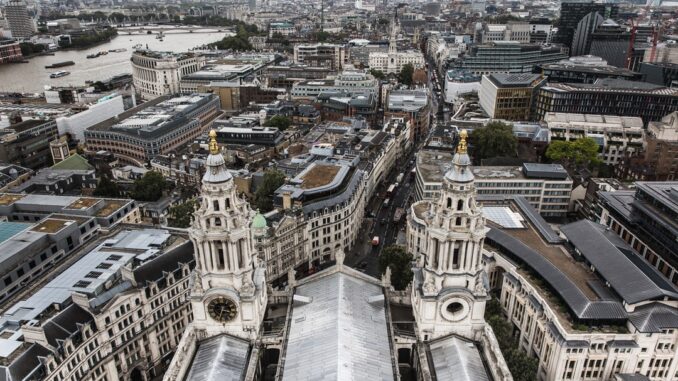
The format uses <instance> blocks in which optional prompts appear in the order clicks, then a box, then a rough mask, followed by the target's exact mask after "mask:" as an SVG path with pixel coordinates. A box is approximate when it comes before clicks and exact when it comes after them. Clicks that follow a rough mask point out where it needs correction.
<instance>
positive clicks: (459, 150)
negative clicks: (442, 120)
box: [457, 130, 468, 153]
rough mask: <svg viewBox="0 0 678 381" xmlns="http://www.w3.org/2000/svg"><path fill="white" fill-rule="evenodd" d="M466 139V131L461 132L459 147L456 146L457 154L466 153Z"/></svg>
mask: <svg viewBox="0 0 678 381" xmlns="http://www.w3.org/2000/svg"><path fill="white" fill-rule="evenodd" d="M467 137H468V132H466V130H461V132H459V145H457V153H466V138H467Z"/></svg>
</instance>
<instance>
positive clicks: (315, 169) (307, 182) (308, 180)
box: [300, 165, 341, 189]
mask: <svg viewBox="0 0 678 381" xmlns="http://www.w3.org/2000/svg"><path fill="white" fill-rule="evenodd" d="M339 169H341V167H340V166H337V165H314V166H311V167H310V168H309V170H308V171H306V172H304V173H303V174H302V175H301V176H300V179H301V180H302V181H303V182H302V183H301V188H302V189H313V188H318V187H321V186H324V185H328V184H330V183H331V182H332V180H334V178H335V177H336V176H337V173H339Z"/></svg>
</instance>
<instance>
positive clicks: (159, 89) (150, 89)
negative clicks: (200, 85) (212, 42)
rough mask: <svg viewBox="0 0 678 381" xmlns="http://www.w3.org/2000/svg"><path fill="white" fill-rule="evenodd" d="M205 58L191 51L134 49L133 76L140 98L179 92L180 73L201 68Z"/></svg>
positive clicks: (187, 72) (151, 97)
mask: <svg viewBox="0 0 678 381" xmlns="http://www.w3.org/2000/svg"><path fill="white" fill-rule="evenodd" d="M204 65H205V57H204V56H201V55H198V54H194V53H171V52H155V51H151V50H136V51H134V53H132V78H133V81H134V87H135V88H136V91H137V92H138V93H139V94H141V97H142V98H143V99H146V100H149V99H155V98H157V97H159V96H161V95H168V94H176V93H178V92H179V91H180V84H181V79H182V78H183V76H185V75H188V74H191V73H194V72H196V71H198V70H200V69H201V68H202V67H203V66H204Z"/></svg>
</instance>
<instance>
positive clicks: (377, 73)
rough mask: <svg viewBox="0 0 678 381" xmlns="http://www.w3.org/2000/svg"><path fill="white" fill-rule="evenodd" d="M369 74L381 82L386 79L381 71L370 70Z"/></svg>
mask: <svg viewBox="0 0 678 381" xmlns="http://www.w3.org/2000/svg"><path fill="white" fill-rule="evenodd" d="M370 74H372V76H374V78H376V79H378V80H380V81H381V80H383V79H384V78H386V74H384V72H383V71H381V70H377V69H370Z"/></svg>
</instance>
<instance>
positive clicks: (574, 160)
mask: <svg viewBox="0 0 678 381" xmlns="http://www.w3.org/2000/svg"><path fill="white" fill-rule="evenodd" d="M599 148H600V147H598V143H596V141H595V140H593V139H591V138H581V139H577V140H571V141H569V142H568V141H564V140H556V141H553V142H551V144H550V145H549V148H548V149H546V157H548V158H549V159H551V160H553V161H559V162H561V163H562V164H563V165H564V166H565V167H568V168H572V169H574V168H576V167H581V166H585V167H589V168H590V167H592V166H595V165H598V164H600V159H599V158H598V149H599Z"/></svg>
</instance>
